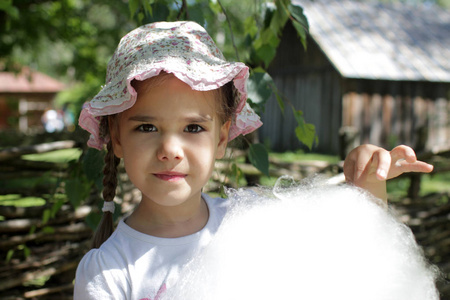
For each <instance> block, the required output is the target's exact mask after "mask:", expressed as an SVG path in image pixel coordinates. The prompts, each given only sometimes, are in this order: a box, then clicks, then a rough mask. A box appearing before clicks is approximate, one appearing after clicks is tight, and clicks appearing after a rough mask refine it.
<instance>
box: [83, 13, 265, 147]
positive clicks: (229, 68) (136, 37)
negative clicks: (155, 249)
mask: <svg viewBox="0 0 450 300" xmlns="http://www.w3.org/2000/svg"><path fill="white" fill-rule="evenodd" d="M161 71H165V72H167V73H172V74H174V75H175V76H176V77H177V78H178V79H180V80H181V81H183V82H185V83H186V84H188V85H189V86H191V88H192V89H194V90H198V91H208V90H213V89H217V88H219V87H221V86H223V85H224V84H226V83H228V82H230V81H232V80H233V83H234V87H235V88H236V89H237V90H238V91H239V93H238V95H239V96H238V97H239V100H238V106H237V110H236V114H235V115H234V116H233V120H232V125H231V127H230V133H229V140H232V139H234V138H235V137H237V136H238V135H240V134H247V133H250V132H252V131H254V130H255V129H257V128H258V127H260V126H261V125H262V123H261V121H260V119H259V116H258V115H257V114H256V113H255V112H254V111H253V109H252V108H251V107H250V105H249V104H248V103H247V89H246V82H247V78H248V76H249V72H248V67H247V66H246V65H245V64H243V63H240V62H227V61H226V60H225V58H224V56H223V54H222V53H221V52H220V50H219V49H218V48H217V46H216V45H215V44H214V41H213V40H212V38H211V37H210V36H209V35H208V33H207V32H206V31H205V29H204V28H203V27H201V26H200V25H198V24H197V23H194V22H158V23H152V24H147V25H144V26H141V27H139V28H136V29H134V30H133V31H131V32H130V33H128V34H127V35H126V36H124V37H123V38H122V39H121V41H120V43H119V46H118V47H117V49H116V51H115V52H114V55H113V57H112V58H111V60H110V61H109V63H108V68H107V74H106V85H105V86H104V87H103V89H102V90H101V91H100V92H99V93H98V94H97V95H96V96H95V97H94V98H93V99H92V100H91V101H90V102H88V103H86V104H85V105H84V107H83V110H82V111H81V115H80V119H79V124H80V126H81V127H82V128H84V129H85V130H87V131H89V132H90V133H91V137H90V139H89V141H88V145H89V146H90V147H93V148H96V149H99V150H100V149H102V147H103V144H105V143H107V142H108V137H102V136H101V135H100V129H99V126H100V120H101V117H102V116H106V115H111V114H116V113H120V112H122V111H124V110H127V109H128V108H130V107H132V106H133V105H134V103H135V102H136V98H137V93H136V91H135V90H134V88H133V87H132V86H131V82H132V81H133V80H134V79H136V80H145V79H148V78H150V77H153V76H157V75H158V74H159V73H160V72H161Z"/></svg>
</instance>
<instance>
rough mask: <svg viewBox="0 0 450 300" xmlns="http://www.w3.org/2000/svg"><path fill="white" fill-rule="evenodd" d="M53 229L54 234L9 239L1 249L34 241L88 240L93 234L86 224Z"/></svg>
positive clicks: (39, 233)
mask: <svg viewBox="0 0 450 300" xmlns="http://www.w3.org/2000/svg"><path fill="white" fill-rule="evenodd" d="M53 229H54V230H55V231H54V232H53V233H48V232H42V231H41V232H36V233H33V234H26V235H18V236H12V237H9V238H8V239H7V240H3V241H0V249H11V248H13V247H15V246H17V245H22V244H25V243H28V242H32V241H36V242H44V241H64V240H66V241H74V240H80V239H82V238H87V237H89V236H90V235H91V234H92V229H91V228H90V227H89V226H87V225H86V224H85V223H76V224H71V225H68V226H62V227H53Z"/></svg>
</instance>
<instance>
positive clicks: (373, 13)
mask: <svg viewBox="0 0 450 300" xmlns="http://www.w3.org/2000/svg"><path fill="white" fill-rule="evenodd" d="M292 3H294V4H298V5H300V6H302V7H303V8H304V12H305V15H306V16H307V18H308V21H309V25H310V34H311V36H312V38H313V39H314V40H315V41H316V42H317V44H318V45H319V46H320V48H321V49H322V51H323V52H324V53H325V55H326V56H327V57H328V58H329V60H330V61H331V63H332V64H333V65H334V66H335V68H336V69H337V71H338V72H340V74H341V75H342V76H343V77H346V78H363V79H384V80H411V81H434V82H450V11H449V10H445V9H443V8H440V7H437V6H435V5H410V4H404V3H397V4H387V3H384V4H382V3H377V2H359V1H352V0H314V1H309V0H292Z"/></svg>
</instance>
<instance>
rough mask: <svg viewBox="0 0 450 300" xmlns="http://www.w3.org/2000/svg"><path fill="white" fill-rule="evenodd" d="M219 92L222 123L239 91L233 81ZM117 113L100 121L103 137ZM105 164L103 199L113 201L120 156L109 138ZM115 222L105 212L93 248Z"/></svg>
mask: <svg viewBox="0 0 450 300" xmlns="http://www.w3.org/2000/svg"><path fill="white" fill-rule="evenodd" d="M167 75H170V76H173V75H172V74H168V73H165V72H162V73H161V74H160V75H159V76H155V77H152V78H150V79H147V80H145V81H137V80H134V81H133V82H132V86H133V87H134V88H135V90H136V91H137V92H138V93H139V92H141V93H142V92H145V91H146V90H147V89H148V88H149V86H151V87H154V86H156V85H159V84H162V83H163V82H164V80H165V79H166V78H168V76H167ZM214 92H216V93H217V99H219V100H220V107H221V109H220V111H219V112H217V113H218V115H219V117H220V119H221V121H222V123H225V122H226V121H229V120H232V116H233V114H234V112H235V110H236V106H237V103H238V101H239V92H238V90H237V89H236V88H235V87H234V84H233V82H232V81H230V82H228V83H227V84H225V85H223V86H222V87H220V88H219V89H216V90H214ZM116 119H117V115H111V116H104V117H102V120H101V122H100V135H101V136H102V137H110V134H109V132H110V126H117V120H116ZM106 151H107V152H106V155H105V166H104V168H103V191H102V195H103V200H104V201H107V202H108V201H113V200H114V197H115V196H116V188H117V173H118V165H119V163H120V158H117V157H116V156H115V155H114V149H113V145H112V142H111V140H109V142H108V144H107V146H106ZM113 231H114V223H113V214H112V213H111V212H108V211H107V212H104V213H103V216H102V219H101V220H100V223H99V225H98V227H97V230H96V232H95V234H94V238H93V241H92V248H99V247H100V246H101V245H102V244H103V243H104V242H105V241H106V240H107V239H108V238H109V237H110V236H111V234H112V233H113Z"/></svg>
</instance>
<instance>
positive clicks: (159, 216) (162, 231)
mask: <svg viewBox="0 0 450 300" xmlns="http://www.w3.org/2000/svg"><path fill="white" fill-rule="evenodd" d="M247 78H248V68H247V67H246V66H245V65H244V64H242V63H239V62H237V63H236V62H227V61H225V59H224V58H223V55H222V54H221V52H220V51H219V49H218V48H217V46H216V45H215V44H214V42H213V41H212V39H211V38H210V36H209V35H208V34H207V33H206V31H205V30H204V29H203V28H202V27H201V26H199V25H198V24H196V23H193V22H174V23H166V22H160V23H153V24H148V25H145V26H142V27H139V28H137V29H135V30H133V31H132V32H130V33H129V34H127V35H126V36H125V37H124V38H123V39H122V40H121V42H120V44H119V46H118V48H117V50H116V52H115V54H114V56H113V57H112V59H111V61H110V62H109V64H108V70H107V78H106V85H105V86H104V87H103V89H102V90H101V91H100V92H99V94H98V95H97V96H96V97H95V98H94V99H93V100H92V101H91V102H90V103H89V104H87V106H86V107H84V109H83V111H82V113H81V116H80V121H79V122H80V126H82V127H83V128H85V129H86V130H88V131H89V132H90V133H91V139H90V140H89V142H88V145H89V146H91V147H95V148H97V149H102V147H103V145H104V144H106V146H107V150H108V152H107V154H106V157H105V168H104V174H105V177H104V181H103V183H104V191H103V197H104V200H105V203H104V207H103V211H104V216H103V218H102V221H101V224H100V225H99V229H98V231H97V233H96V236H95V238H94V248H95V249H92V250H91V251H90V252H88V253H87V254H86V255H85V256H84V258H83V259H82V261H81V262H80V264H79V266H78V269H77V274H76V280H75V293H74V298H75V299H141V300H143V299H158V298H160V297H161V296H162V295H163V294H164V292H165V291H166V290H167V289H170V288H171V287H172V286H173V285H174V284H175V282H176V281H177V279H178V274H179V272H180V270H181V269H182V268H183V266H184V265H185V264H186V263H187V262H189V261H190V260H191V259H192V258H193V257H194V256H195V255H196V254H197V253H199V251H200V250H202V249H203V248H204V247H205V246H206V245H207V244H208V243H209V242H210V240H211V238H212V237H213V236H214V234H215V232H216V231H217V230H218V228H219V226H220V224H221V221H222V219H223V217H224V215H225V213H226V211H227V206H228V203H227V200H224V199H218V198H216V199H213V198H211V197H209V196H208V195H206V194H203V193H202V188H203V186H204V185H205V184H206V183H207V182H208V180H209V177H210V175H211V173H212V171H213V167H214V162H215V160H216V159H218V158H222V157H223V155H224V153H225V149H226V145H227V142H228V141H229V140H232V139H233V138H235V137H236V136H238V135H240V134H247V133H249V132H252V131H254V130H255V129H256V128H258V127H259V126H261V125H262V123H261V122H260V120H259V117H258V116H257V115H256V114H255V113H254V111H253V110H252V109H251V108H250V106H249V105H248V104H247V103H246V99H247V93H246V80H247ZM120 159H123V160H124V165H125V169H126V172H127V174H128V176H129V178H130V180H131V181H132V182H133V184H134V185H135V186H136V188H138V189H139V190H140V191H141V192H142V199H141V202H140V203H139V205H138V206H137V208H136V209H135V210H134V212H133V213H132V214H131V215H130V216H129V217H128V218H126V219H125V220H121V221H120V222H119V224H118V227H117V229H116V230H115V231H114V232H113V224H112V213H113V210H114V204H113V198H114V196H115V189H116V183H117V179H116V176H117V165H118V163H119V161H120ZM399 160H400V161H399ZM431 168H432V167H431V166H430V165H427V164H425V163H422V162H418V161H416V156H415V154H414V151H412V149H411V148H409V147H405V146H400V147H397V148H395V149H394V150H393V151H391V152H388V151H386V150H384V149H381V148H378V147H375V146H371V145H365V146H361V147H358V148H356V149H355V150H354V151H352V152H351V153H350V155H349V157H348V159H347V160H346V164H345V168H344V169H345V173H346V178H347V180H348V181H350V182H353V183H354V184H355V185H358V186H361V187H363V188H366V189H368V190H369V191H370V192H372V193H373V194H375V195H376V196H378V197H382V198H384V199H385V198H386V194H385V193H386V187H385V180H386V179H388V178H391V177H395V176H398V175H399V174H401V173H403V172H407V171H419V172H428V171H431ZM97 248H98V249H97Z"/></svg>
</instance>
